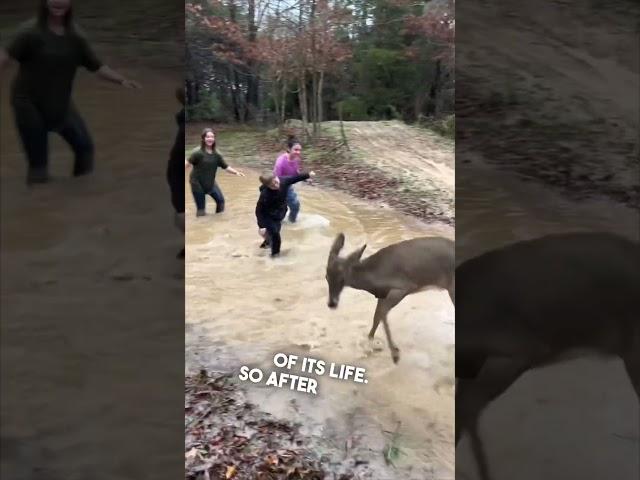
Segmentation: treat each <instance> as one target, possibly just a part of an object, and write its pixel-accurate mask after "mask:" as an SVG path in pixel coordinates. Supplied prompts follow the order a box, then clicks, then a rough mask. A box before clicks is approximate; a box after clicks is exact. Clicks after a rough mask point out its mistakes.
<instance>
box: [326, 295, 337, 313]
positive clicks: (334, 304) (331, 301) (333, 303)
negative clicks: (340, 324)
mask: <svg viewBox="0 0 640 480" xmlns="http://www.w3.org/2000/svg"><path fill="white" fill-rule="evenodd" d="M327 305H328V306H329V308H331V309H334V310H335V309H336V308H338V302H337V301H336V300H334V299H332V298H330V299H329V303H327Z"/></svg>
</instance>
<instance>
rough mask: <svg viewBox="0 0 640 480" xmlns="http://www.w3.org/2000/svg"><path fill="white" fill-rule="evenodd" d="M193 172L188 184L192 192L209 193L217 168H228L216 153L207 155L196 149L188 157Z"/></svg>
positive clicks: (199, 148) (203, 151) (200, 149)
mask: <svg viewBox="0 0 640 480" xmlns="http://www.w3.org/2000/svg"><path fill="white" fill-rule="evenodd" d="M189 163H191V165H193V170H192V171H191V175H190V176H189V182H190V183H191V188H192V189H193V191H194V192H200V193H209V192H211V191H212V190H213V185H214V182H215V180H216V172H217V170H218V167H220V168H222V169H223V170H226V169H227V168H228V167H229V166H228V165H227V163H226V162H225V161H224V159H223V158H222V155H220V154H219V153H218V152H213V153H207V152H206V151H205V150H203V149H202V148H201V147H198V148H196V149H195V150H194V151H193V152H192V153H191V155H190V156H189Z"/></svg>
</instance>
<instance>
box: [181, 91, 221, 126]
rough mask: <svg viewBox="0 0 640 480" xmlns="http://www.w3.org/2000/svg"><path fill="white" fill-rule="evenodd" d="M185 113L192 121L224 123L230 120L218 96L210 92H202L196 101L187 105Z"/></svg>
mask: <svg viewBox="0 0 640 480" xmlns="http://www.w3.org/2000/svg"><path fill="white" fill-rule="evenodd" d="M187 115H188V118H189V121H193V122H204V121H207V122H216V123H226V122H228V121H229V120H230V119H229V116H228V114H227V112H225V111H224V108H223V107H222V104H221V103H220V100H219V99H218V97H217V96H216V95H214V94H211V93H204V94H202V95H201V96H200V101H199V102H198V103H196V104H195V105H190V106H188V107H187Z"/></svg>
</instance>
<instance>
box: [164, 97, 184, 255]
mask: <svg viewBox="0 0 640 480" xmlns="http://www.w3.org/2000/svg"><path fill="white" fill-rule="evenodd" d="M176 98H177V100H178V101H179V102H180V104H181V105H182V110H180V111H179V112H178V113H177V114H176V117H175V118H176V123H177V124H178V133H177V134H176V139H175V141H174V142H173V148H172V149H171V153H170V154H169V162H168V165H167V183H169V189H170V190H171V204H172V205H173V209H174V210H175V224H176V227H178V230H180V231H181V232H182V234H183V235H184V193H185V192H184V168H185V167H184V152H185V141H184V123H185V112H184V102H185V98H184V86H182V87H178V88H177V89H176ZM178 258H184V248H183V249H182V250H180V252H179V253H178Z"/></svg>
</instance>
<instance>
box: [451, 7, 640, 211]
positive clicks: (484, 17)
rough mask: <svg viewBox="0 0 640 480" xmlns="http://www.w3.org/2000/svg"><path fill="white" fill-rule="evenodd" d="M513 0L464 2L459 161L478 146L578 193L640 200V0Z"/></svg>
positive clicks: (491, 157)
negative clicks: (541, 4) (543, 1)
mask: <svg viewBox="0 0 640 480" xmlns="http://www.w3.org/2000/svg"><path fill="white" fill-rule="evenodd" d="M511 3H515V0H509V1H507V2H501V4H500V7H499V8H497V7H496V8H495V9H493V8H487V7H486V6H485V5H484V4H482V5H481V4H477V3H469V4H467V5H464V6H461V7H460V8H461V10H460V12H461V13H460V21H461V22H462V23H459V25H458V27H459V29H460V31H462V32H464V36H463V37H461V40H460V41H461V42H462V46H461V48H460V49H459V54H458V55H457V60H458V63H459V64H460V65H461V69H460V70H461V71H460V75H458V76H457V78H456V83H457V89H458V91H459V92H462V94H461V95H459V96H458V100H457V103H456V110H457V112H458V113H459V118H458V124H457V127H458V130H457V134H458V135H459V136H460V138H462V139H463V140H464V141H463V142H459V147H462V146H463V145H464V146H465V147H468V150H464V151H462V150H458V154H459V159H460V161H473V160H474V156H476V155H477V154H480V155H482V156H483V157H484V161H486V162H489V163H491V164H494V165H497V166H499V167H501V168H506V169H508V170H511V171H514V172H516V173H518V174H520V175H523V176H526V177H528V178H532V179H536V180H538V181H541V182H542V183H544V184H546V185H552V186H555V187H557V188H558V189H559V190H560V191H564V192H565V193H568V194H570V195H572V196H573V197H574V198H577V199H581V198H582V199H584V198H589V197H594V196H600V197H602V196H605V197H608V198H610V199H612V200H614V201H616V202H619V203H622V204H626V205H628V206H631V207H635V208H637V207H638V206H640V178H639V175H638V167H637V162H638V155H639V153H640V152H639V150H638V133H637V132H638V130H639V128H640V112H639V111H638V104H639V103H640V93H639V92H640V76H639V74H640V60H639V58H640V57H639V56H638V31H637V21H636V19H637V18H638V14H640V11H639V8H640V7H639V4H638V3H637V2H633V1H630V0H615V1H614V2H611V5H608V7H607V8H606V9H600V8H599V7H596V6H595V4H594V5H593V6H592V5H591V4H590V3H589V2H574V1H559V0H558V1H554V2H552V3H553V6H552V7H551V8H550V9H549V11H547V10H541V9H538V8H537V6H535V5H533V4H531V5H524V4H522V2H518V5H517V8H516V7H514V8H513V9H512V8H510V4H511ZM496 10H497V15H496ZM516 11H517V12H518V13H515V12H516ZM593 18H599V19H600V20H599V21H598V22H594V21H593ZM488 25H490V26H491V27H490V28H491V32H492V34H491V35H487V34H486V32H487V28H488V27H487V26H488ZM541 34H543V35H544V36H543V37H542V36H541ZM460 114H462V115H460ZM496 119H501V121H496ZM478 132H480V133H478ZM507 142H509V143H508V144H507Z"/></svg>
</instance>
